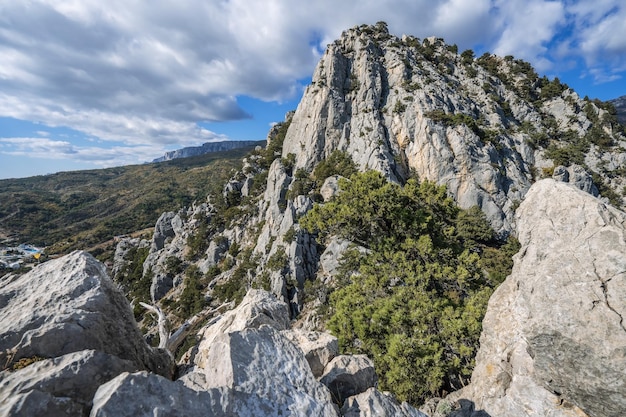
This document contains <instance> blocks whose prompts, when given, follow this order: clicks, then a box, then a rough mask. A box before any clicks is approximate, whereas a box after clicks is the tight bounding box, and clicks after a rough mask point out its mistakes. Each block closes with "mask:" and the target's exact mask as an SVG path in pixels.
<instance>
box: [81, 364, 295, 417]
mask: <svg viewBox="0 0 626 417" xmlns="http://www.w3.org/2000/svg"><path fill="white" fill-rule="evenodd" d="M278 412H279V409H278V407H277V406H276V405H275V404H272V403H271V402H270V401H268V400H265V399H262V398H260V397H258V396H256V395H254V394H247V393H243V392H238V391H234V390H231V389H228V388H225V387H222V388H213V389H209V390H207V391H194V390H192V389H190V388H187V387H185V386H184V385H183V384H181V383H179V382H173V381H170V380H168V379H165V378H163V377H160V376H158V375H154V374H149V373H147V372H138V373H133V374H130V373H124V374H121V375H119V376H118V377H117V378H115V379H113V380H112V381H110V382H109V383H107V384H104V385H102V386H101V387H100V388H99V389H98V391H97V392H96V394H95V396H94V399H93V409H92V410H91V414H90V416H91V417H144V416H145V417H153V416H159V417H178V416H181V415H184V416H185V417H196V416H197V417H206V416H215V417H218V416H219V417H222V416H223V417H234V416H260V417H262V416H274V415H279V414H278ZM283 415H285V416H287V415H290V414H283ZM292 415H298V414H292ZM302 415H303V414H302Z"/></svg>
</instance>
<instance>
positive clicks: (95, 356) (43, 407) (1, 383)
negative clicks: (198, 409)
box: [0, 350, 137, 417]
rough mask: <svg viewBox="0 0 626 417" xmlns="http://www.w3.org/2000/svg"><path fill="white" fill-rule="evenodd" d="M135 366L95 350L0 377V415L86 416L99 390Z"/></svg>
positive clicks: (40, 363) (54, 359) (58, 358)
mask: <svg viewBox="0 0 626 417" xmlns="http://www.w3.org/2000/svg"><path fill="white" fill-rule="evenodd" d="M136 370H137V365H136V364H134V363H133V362H132V361H128V360H123V359H120V358H119V357H117V356H113V355H109V354H106V353H103V352H99V351H95V350H83V351H80V352H74V353H68V354H67V355H63V356H59V357H56V358H52V359H44V360H41V361H37V362H34V363H32V364H30V365H29V366H26V367H24V368H22V369H20V370H17V371H15V372H7V371H4V372H2V373H0V415H3V416H14V417H17V416H24V417H32V416H44V415H45V416H53V415H61V416H72V415H86V414H87V413H88V412H89V410H90V409H91V405H92V399H93V396H94V394H95V393H96V390H97V389H98V386H99V385H101V384H104V383H106V382H108V381H110V380H111V379H113V378H114V377H115V376H117V375H119V374H121V373H123V372H133V371H136Z"/></svg>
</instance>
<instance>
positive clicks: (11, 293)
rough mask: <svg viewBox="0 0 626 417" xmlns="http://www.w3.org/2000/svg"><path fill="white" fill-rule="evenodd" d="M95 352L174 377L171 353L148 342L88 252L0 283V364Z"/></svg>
mask: <svg viewBox="0 0 626 417" xmlns="http://www.w3.org/2000/svg"><path fill="white" fill-rule="evenodd" d="M86 349H93V350H98V351H101V352H104V353H108V354H111V355H114V356H117V357H119V358H120V359H125V360H129V361H131V362H133V363H134V364H135V366H136V367H137V369H148V370H151V371H153V372H156V373H160V374H163V375H166V376H169V375H171V373H172V369H173V363H172V360H171V357H170V355H169V354H168V353H167V352H165V351H161V350H158V349H152V348H151V347H150V346H148V345H147V344H146V342H145V341H144V339H143V336H142V334H141V332H140V331H139V328H138V327H137V323H136V322H135V319H134V316H133V312H132V310H131V308H130V305H129V303H128V300H126V298H125V297H124V294H123V293H122V292H121V291H120V290H119V289H118V288H117V286H116V285H115V284H114V283H113V281H111V279H110V278H109V277H108V276H107V274H106V271H105V268H104V265H102V264H101V263H100V262H98V261H97V260H96V259H95V258H93V257H92V256H91V255H89V254H88V253H86V252H82V251H77V252H73V253H71V254H70V255H66V256H64V257H61V258H58V259H54V260H51V261H48V262H46V263H44V264H41V265H39V266H37V267H36V268H34V269H33V270H31V271H30V272H28V273H26V274H24V275H22V276H20V277H18V278H16V279H14V280H12V281H3V282H2V284H1V285H0V363H2V364H4V366H12V364H14V363H15V362H17V361H19V360H20V359H22V358H33V357H42V358H54V357H57V356H62V355H65V354H68V353H72V352H78V351H81V350H86Z"/></svg>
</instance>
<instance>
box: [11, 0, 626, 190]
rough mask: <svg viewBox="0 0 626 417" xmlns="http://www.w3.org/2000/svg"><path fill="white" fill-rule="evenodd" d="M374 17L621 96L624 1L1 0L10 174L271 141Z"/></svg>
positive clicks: (594, 93) (583, 92)
mask: <svg viewBox="0 0 626 417" xmlns="http://www.w3.org/2000/svg"><path fill="white" fill-rule="evenodd" d="M378 21H385V22H387V24H388V27H389V31H390V32H391V33H392V34H394V35H398V36H401V35H402V34H408V35H413V36H416V37H418V38H422V39H423V38H425V37H428V36H437V37H441V38H444V40H445V41H446V42H447V43H449V44H457V45H458V47H459V51H463V50H465V49H473V50H474V51H475V53H476V56H480V55H482V53H484V52H490V53H495V54H498V55H502V56H505V55H513V56H514V57H515V58H521V59H524V60H526V61H528V62H530V63H531V64H532V65H533V66H534V67H535V69H536V70H537V72H538V73H539V74H540V75H547V76H548V77H549V78H553V77H559V79H560V80H561V81H562V82H565V83H567V84H568V85H569V86H570V87H572V88H573V89H574V90H576V91H577V92H578V94H579V95H580V96H581V97H584V96H589V97H590V98H599V99H601V100H608V99H612V98H617V97H619V96H622V95H626V3H625V2H624V1H623V0H581V1H574V0H563V1H547V0H359V1H356V0H342V1H337V0H264V1H258V0H155V1H145V0H144V1H141V0H107V1H106V2H105V1H102V0H0V179H3V178H18V177H27V176H33V175H45V174H49V173H54V172H58V171H68V170H77V169H96V168H103V167H110V166H118V165H128V164H139V163H144V162H148V161H151V160H152V159H154V158H157V157H159V156H161V155H162V154H163V153H165V152H166V151H169V150H173V149H178V148H182V147H185V146H198V145H200V144H202V143H205V142H210V141H220V140H261V139H265V137H266V135H267V132H268V130H269V128H270V126H271V125H272V124H273V123H276V122H279V121H282V120H283V119H284V115H285V113H286V112H287V111H289V110H293V109H295V108H296V107H297V104H298V102H299V100H300V98H301V96H302V93H303V91H304V86H306V85H307V84H308V83H309V82H310V79H311V75H312V73H313V70H314V68H315V65H316V64H317V62H318V61H319V59H320V57H321V56H322V54H323V52H324V50H325V48H326V45H327V44H329V43H331V42H332V41H333V40H335V39H337V38H338V37H339V36H340V35H341V33H342V31H344V30H346V29H348V28H350V27H353V26H356V25H361V24H375V23H376V22H378Z"/></svg>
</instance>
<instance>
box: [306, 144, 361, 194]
mask: <svg viewBox="0 0 626 417" xmlns="http://www.w3.org/2000/svg"><path fill="white" fill-rule="evenodd" d="M356 172H357V169H356V165H355V163H354V161H353V160H352V157H351V156H350V154H348V153H347V152H343V151H339V150H336V151H333V152H332V153H331V154H330V155H329V156H328V158H326V159H324V160H323V161H321V162H320V163H319V164H317V166H316V167H315V170H314V171H313V178H314V179H315V181H316V182H317V186H318V187H321V185H322V183H323V182H324V180H325V179H326V178H328V177H331V176H333V175H340V176H342V177H346V178H350V176H351V175H352V174H355V173H356Z"/></svg>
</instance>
